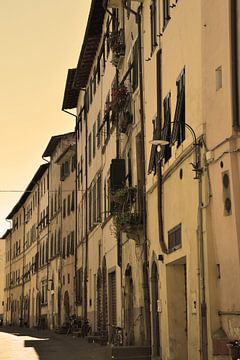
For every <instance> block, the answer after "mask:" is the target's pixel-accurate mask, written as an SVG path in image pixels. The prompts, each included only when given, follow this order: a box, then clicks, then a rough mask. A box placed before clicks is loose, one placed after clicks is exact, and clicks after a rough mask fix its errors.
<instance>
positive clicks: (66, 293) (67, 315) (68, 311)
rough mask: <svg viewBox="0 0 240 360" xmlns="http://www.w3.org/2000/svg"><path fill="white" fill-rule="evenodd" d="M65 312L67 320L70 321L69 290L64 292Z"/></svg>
mask: <svg viewBox="0 0 240 360" xmlns="http://www.w3.org/2000/svg"><path fill="white" fill-rule="evenodd" d="M63 302H64V312H65V321H66V322H68V321H69V317H70V304H69V294H68V291H65V293H64V300H63Z"/></svg>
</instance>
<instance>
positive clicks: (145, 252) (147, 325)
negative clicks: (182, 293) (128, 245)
mask: <svg viewBox="0 0 240 360" xmlns="http://www.w3.org/2000/svg"><path fill="white" fill-rule="evenodd" d="M124 8H125V9H127V10H128V11H130V12H131V13H132V14H134V15H135V20H136V23H137V28H138V62H139V92H140V122H141V132H140V140H141V147H142V151H141V153H142V179H143V194H142V195H143V201H142V209H143V239H144V244H143V255H144V265H145V267H146V274H143V290H144V305H145V329H146V341H147V343H148V344H149V346H151V316H150V290H149V263H148V243H147V218H146V170H145V129H144V122H145V111H144V95H143V69H142V68H143V62H142V16H141V10H142V5H140V6H139V7H138V10H137V12H136V11H134V10H132V9H131V8H129V7H128V5H127V1H126V0H125V1H124Z"/></svg>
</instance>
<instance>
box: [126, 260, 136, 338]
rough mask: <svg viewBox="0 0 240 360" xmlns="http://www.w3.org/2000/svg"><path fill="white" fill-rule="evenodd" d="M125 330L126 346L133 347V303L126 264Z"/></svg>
mask: <svg viewBox="0 0 240 360" xmlns="http://www.w3.org/2000/svg"><path fill="white" fill-rule="evenodd" d="M124 295H125V329H126V345H134V343H135V339H134V305H133V304H134V302H133V278H132V267H131V266H130V265H129V264H128V266H127V268H126V271H125V291H124Z"/></svg>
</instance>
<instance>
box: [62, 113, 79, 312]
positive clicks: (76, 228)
mask: <svg viewBox="0 0 240 360" xmlns="http://www.w3.org/2000/svg"><path fill="white" fill-rule="evenodd" d="M62 111H63V112H65V113H66V114H69V115H72V116H74V118H75V145H76V156H75V164H74V165H75V208H74V209H75V252H74V287H75V289H74V290H75V294H74V295H75V296H74V298H75V300H74V313H75V314H76V310H77V260H78V259H77V246H78V207H77V206H78V169H77V164H78V161H77V155H78V151H77V145H78V137H77V127H78V117H77V115H75V114H73V113H71V112H70V111H67V110H64V109H62Z"/></svg>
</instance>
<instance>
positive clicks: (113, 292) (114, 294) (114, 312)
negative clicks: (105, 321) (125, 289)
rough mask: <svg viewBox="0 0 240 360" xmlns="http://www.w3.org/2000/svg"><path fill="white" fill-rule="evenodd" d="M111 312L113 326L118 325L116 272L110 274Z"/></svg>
mask: <svg viewBox="0 0 240 360" xmlns="http://www.w3.org/2000/svg"><path fill="white" fill-rule="evenodd" d="M109 312H110V319H109V320H110V322H111V325H117V287H116V272H115V271H113V272H111V273H110V274H109Z"/></svg>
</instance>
